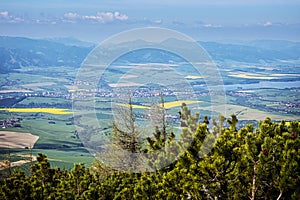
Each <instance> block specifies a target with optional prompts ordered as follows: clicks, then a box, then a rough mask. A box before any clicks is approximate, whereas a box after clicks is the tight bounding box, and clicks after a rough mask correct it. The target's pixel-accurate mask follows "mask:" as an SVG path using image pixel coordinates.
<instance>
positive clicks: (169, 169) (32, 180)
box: [0, 105, 300, 199]
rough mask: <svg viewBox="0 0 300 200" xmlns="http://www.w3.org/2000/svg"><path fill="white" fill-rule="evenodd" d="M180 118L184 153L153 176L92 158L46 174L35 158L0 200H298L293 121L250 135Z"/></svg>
mask: <svg viewBox="0 0 300 200" xmlns="http://www.w3.org/2000/svg"><path fill="white" fill-rule="evenodd" d="M180 115H181V121H182V122H181V124H182V134H181V139H183V141H184V139H192V140H187V141H189V142H187V144H185V142H182V143H180V144H179V143H178V144H177V145H178V146H180V148H182V149H185V151H184V152H182V154H181V156H180V157H178V158H177V159H176V160H175V162H173V163H172V164H171V165H169V166H166V167H164V168H162V169H159V170H157V171H156V172H155V173H150V172H145V173H128V172H120V171H117V170H114V169H110V168H108V167H106V166H105V165H104V164H103V163H101V162H100V161H97V160H95V162H94V163H93V165H92V166H91V167H90V168H86V167H85V166H84V165H83V164H78V165H75V166H74V168H73V169H72V170H70V171H65V170H60V169H57V168H51V167H50V165H49V162H48V160H47V157H46V156H45V155H42V154H39V155H38V158H37V163H36V164H34V165H33V166H32V174H31V175H30V176H25V174H24V173H23V172H21V171H18V170H15V171H14V172H13V173H12V174H11V176H10V177H8V178H5V179H3V180H1V181H0V183H1V184H0V199H249V198H250V199H299V197H300V196H299V195H300V189H299V188H300V187H299V185H300V165H299V163H300V138H299V134H300V125H299V123H298V122H291V123H290V124H289V125H288V126H287V125H286V123H285V122H284V121H282V122H281V123H275V122H272V120H271V119H270V118H266V119H265V120H264V121H261V122H260V123H259V127H258V128H257V130H255V129H254V127H253V125H246V126H245V127H244V128H241V129H240V130H237V128H236V127H237V126H236V125H237V123H238V120H237V118H236V116H235V115H232V117H231V119H227V122H228V123H229V125H230V127H229V128H226V127H224V126H223V123H224V121H225V118H224V117H223V116H220V117H219V119H218V120H213V121H212V124H213V125H214V128H213V131H208V129H207V122H206V121H204V123H199V122H198V119H199V114H196V115H192V114H191V112H190V111H189V110H188V108H187V107H186V105H183V106H182V110H181V112H180ZM176 139H177V138H175V139H174V136H173V135H172V134H171V133H168V132H167V131H165V129H159V128H157V129H156V131H155V132H154V134H153V137H149V138H148V140H147V141H148V142H149V144H148V152H152V151H155V150H157V149H163V148H166V147H168V146H169V145H170V144H172V143H175V141H176ZM190 141H191V142H190ZM206 141H212V142H211V143H209V144H212V146H210V147H209V146H205V143H206ZM203 146H205V147H204V148H203ZM185 147H187V148H185ZM205 148H207V149H205ZM208 150H209V151H208ZM164 155H168V154H164ZM157 162H160V161H159V160H158V161H157Z"/></svg>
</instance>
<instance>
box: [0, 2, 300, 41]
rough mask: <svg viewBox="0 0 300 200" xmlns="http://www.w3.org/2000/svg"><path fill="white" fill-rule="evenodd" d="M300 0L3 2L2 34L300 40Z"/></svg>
mask: <svg viewBox="0 0 300 200" xmlns="http://www.w3.org/2000/svg"><path fill="white" fill-rule="evenodd" d="M299 11H300V0H243V1H242V0H209V1H203V0H172V1H171V0H151V1H150V0H77V1H71V0H42V1H41V0H0V35H2V36H21V37H30V38H51V37H73V38H77V39H80V40H84V41H90V42H94V43H98V42H101V41H102V40H104V39H106V38H108V37H110V36H112V35H113V34H117V33H119V32H121V31H126V30H130V29H132V28H143V27H163V28H169V29H173V30H177V31H179V32H181V33H184V34H186V35H188V36H190V37H192V38H194V39H196V40H201V41H244V40H246V41H249V40H256V39H275V40H291V41H300V12H299Z"/></svg>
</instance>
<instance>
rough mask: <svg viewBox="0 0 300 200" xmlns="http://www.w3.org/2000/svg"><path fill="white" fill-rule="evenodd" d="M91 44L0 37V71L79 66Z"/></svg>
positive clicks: (90, 48)
mask: <svg viewBox="0 0 300 200" xmlns="http://www.w3.org/2000/svg"><path fill="white" fill-rule="evenodd" d="M92 48H93V47H92V46H90V47H86V46H75V45H66V44H63V43H60V42H59V41H55V40H54V41H50V40H41V39H29V38H22V37H0V72H1V73H6V72H10V71H12V70H14V69H19V68H21V67H28V66H37V67H51V66H69V67H80V64H81V62H82V61H83V60H84V58H85V57H86V56H87V55H88V53H89V52H90V51H91V50H92Z"/></svg>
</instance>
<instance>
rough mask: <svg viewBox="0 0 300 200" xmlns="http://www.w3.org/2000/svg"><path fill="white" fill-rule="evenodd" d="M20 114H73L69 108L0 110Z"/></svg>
mask: <svg viewBox="0 0 300 200" xmlns="http://www.w3.org/2000/svg"><path fill="white" fill-rule="evenodd" d="M1 110H4V111H8V112H18V113H50V114H55V115H64V114H72V112H70V111H68V110H69V109H67V108H0V111H1Z"/></svg>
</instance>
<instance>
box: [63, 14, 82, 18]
mask: <svg viewBox="0 0 300 200" xmlns="http://www.w3.org/2000/svg"><path fill="white" fill-rule="evenodd" d="M64 18H66V19H79V18H81V16H80V15H79V14H77V13H71V12H69V13H65V14H64Z"/></svg>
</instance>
